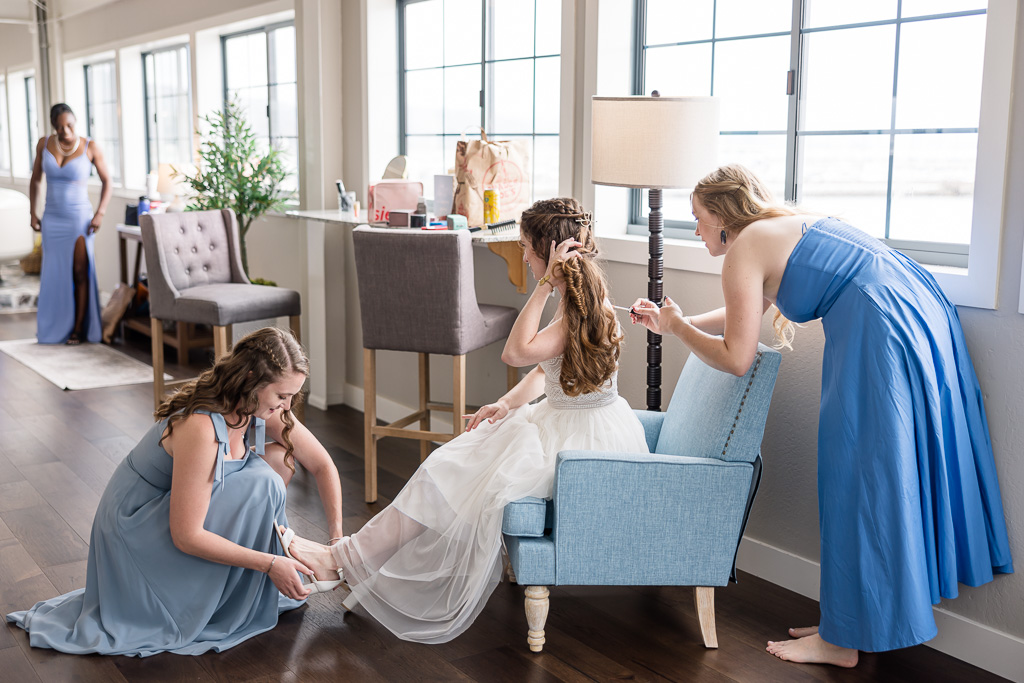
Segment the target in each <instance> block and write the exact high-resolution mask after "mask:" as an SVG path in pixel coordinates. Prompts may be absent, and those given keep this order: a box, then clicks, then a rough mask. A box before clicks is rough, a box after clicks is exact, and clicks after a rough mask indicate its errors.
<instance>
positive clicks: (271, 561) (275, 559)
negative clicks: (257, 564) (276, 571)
mask: <svg viewBox="0 0 1024 683" xmlns="http://www.w3.org/2000/svg"><path fill="white" fill-rule="evenodd" d="M275 562H277V555H274V557H273V558H271V560H270V566H269V567H267V571H266V573H267V574H269V573H270V570H271V569H273V568H274V563H275Z"/></svg>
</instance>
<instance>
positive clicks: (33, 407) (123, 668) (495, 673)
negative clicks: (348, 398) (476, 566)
mask: <svg viewBox="0 0 1024 683" xmlns="http://www.w3.org/2000/svg"><path fill="white" fill-rule="evenodd" d="M34 333H35V316H34V315H32V314H15V315H0V339H22V338H28V337H32V336H34ZM118 348H120V349H121V350H123V351H125V352H126V353H129V354H130V355H133V356H135V357H138V358H140V359H142V360H146V361H147V362H148V358H149V345H148V339H145V338H143V337H138V338H129V340H128V341H127V343H122V344H120V345H119V346H118ZM201 356H202V354H201V353H198V352H193V360H194V361H195V362H197V363H198V362H201V360H202V358H201ZM168 372H171V373H172V374H175V375H176V376H186V375H187V374H188V373H187V369H185V368H182V367H180V366H174V365H169V366H168ZM151 391H152V388H151V385H149V384H142V385H136V386H129V387H117V388H111V389H96V390H89V391H74V392H65V391H60V390H58V389H57V388H56V387H55V386H54V385H52V384H50V383H49V382H47V381H46V380H44V379H43V378H41V377H39V376H38V375H36V374H35V373H34V372H32V371H30V370H28V369H27V368H25V367H24V366H22V365H21V364H20V363H18V362H17V361H15V360H13V359H11V358H10V357H8V356H6V355H4V354H2V353H0V613H2V614H6V613H7V612H10V611H13V610H20V609H26V608H28V607H30V606H31V605H32V604H33V603H35V602H36V601H38V600H42V599H46V598H50V597H53V596H54V595H57V594H59V593H63V592H66V591H69V590H73V589H75V588H80V587H82V586H84V585H85V572H86V569H85V568H86V558H87V555H88V545H87V544H88V539H89V530H90V527H91V524H92V519H93V515H94V513H95V509H96V505H97V503H98V502H99V497H100V494H101V493H102V491H103V488H104V485H105V484H106V481H107V479H108V477H109V476H110V474H111V472H113V470H114V467H115V466H116V464H117V463H118V462H120V460H121V459H122V458H123V457H124V456H125V455H126V454H127V452H128V451H129V450H130V448H131V447H132V446H133V445H134V443H135V441H136V440H137V439H138V438H139V437H141V436H142V434H143V433H145V431H146V429H147V428H148V427H149V425H150V424H151V421H152V417H151V411H152V403H151ZM306 423H307V425H308V426H309V427H310V429H311V430H312V431H313V433H314V434H316V435H317V437H319V438H320V440H321V441H322V442H323V443H324V445H325V446H326V447H327V449H328V450H329V451H330V453H331V456H332V457H333V458H334V460H335V462H336V463H337V466H338V470H339V471H340V473H341V478H342V484H343V487H344V495H345V504H344V505H345V512H346V515H347V517H346V525H345V527H346V528H345V531H346V533H352V532H354V531H355V530H357V529H358V528H359V527H360V526H362V525H363V524H364V523H365V522H366V521H367V520H368V519H369V518H370V517H371V516H372V515H373V514H374V513H376V512H378V511H379V510H381V509H382V508H383V507H384V506H385V505H386V504H387V502H388V500H389V498H387V497H389V496H394V495H395V494H396V493H397V492H398V490H399V489H400V488H401V486H402V484H403V482H404V481H405V479H406V478H407V477H408V476H409V474H411V472H412V471H413V470H414V469H415V467H416V466H417V464H418V462H419V456H418V448H417V447H416V445H415V444H414V443H413V442H403V441H397V440H395V439H390V440H387V439H386V440H384V441H383V442H381V448H380V462H381V468H382V471H381V473H380V477H379V485H380V491H381V499H380V501H379V502H378V503H376V504H374V505H366V504H365V503H363V485H362V476H363V461H362V458H361V456H360V454H361V453H362V444H363V436H362V431H363V429H362V413H360V412H358V411H355V410H353V409H351V408H347V407H341V406H333V407H331V409H330V410H328V411H320V410H316V409H314V408H310V407H307V408H306ZM288 507H289V513H288V514H289V519H290V520H291V522H292V525H293V527H295V528H296V530H297V531H298V532H299V533H300V534H302V535H308V536H311V537H313V538H324V537H325V535H326V534H325V519H324V515H323V511H322V509H321V508H320V504H319V499H318V496H317V492H316V487H315V484H314V482H313V481H312V480H311V477H309V476H307V475H305V474H304V473H302V472H300V473H298V474H297V475H296V477H295V479H294V480H293V482H292V484H291V486H290V488H289V491H288ZM716 593H717V595H716V603H717V622H718V639H719V644H720V647H719V649H717V650H706V649H705V648H704V647H703V645H702V643H701V638H700V630H699V626H698V623H697V619H696V616H695V613H694V606H693V591H692V589H689V588H646V587H645V588H630V587H608V588H604V587H600V588H598V587H578V588H573V587H569V588H563V587H559V588H553V589H552V590H551V613H550V617H549V619H548V623H547V645H546V646H545V649H544V652H543V653H541V654H532V653H530V652H529V650H528V648H527V646H526V619H525V616H524V612H523V589H522V587H520V586H516V585H510V584H508V583H503V584H501V585H500V586H499V587H498V589H497V590H496V591H495V593H494V595H492V596H491V598H490V601H489V602H488V604H487V607H486V609H484V611H483V612H482V613H481V615H480V617H479V619H478V620H477V621H476V623H475V624H474V625H473V626H472V628H470V629H469V631H468V632H466V633H465V634H464V635H462V636H460V637H459V638H456V639H455V640H454V641H452V642H450V643H446V644H444V645H433V646H428V645H417V644H413V643H407V642H404V641H401V640H398V639H397V638H395V637H394V636H392V635H391V634H390V633H389V632H388V631H386V630H385V629H384V628H383V627H381V626H380V625H379V624H377V623H376V622H375V621H374V620H373V619H372V618H370V617H369V616H368V615H367V614H366V613H365V612H364V611H362V609H361V608H357V609H356V611H355V612H353V613H348V614H346V613H345V612H344V611H343V610H342V609H341V607H340V605H339V604H338V600H337V598H336V597H335V596H333V595H327V596H316V597H314V598H312V599H310V601H309V604H308V605H307V606H305V607H303V608H301V609H298V610H295V611H293V612H289V613H286V614H284V615H283V616H282V618H281V620H280V623H279V624H278V626H277V628H275V629H274V630H272V631H270V632H268V633H265V634H263V635H260V636H257V637H255V638H252V639H250V640H248V641H246V642H244V643H242V644H241V645H239V646H237V647H235V648H233V649H231V650H228V651H227V652H223V653H219V654H206V655H203V656H199V657H182V656H176V655H169V654H164V655H158V656H155V657H148V658H145V659H138V658H134V657H103V656H97V655H89V656H74V655H65V654H61V653H58V652H54V651H51V650H41V649H33V648H30V647H29V645H28V639H27V637H26V634H25V633H24V632H23V631H21V629H18V628H16V627H14V626H12V625H10V624H7V625H6V628H3V629H0V680H2V681H12V682H22V681H44V682H46V683H50V682H53V681H72V680H74V681H104V682H106V681H339V680H344V681H428V680H438V681H454V680H462V681H486V682H488V683H492V682H498V681H586V680H598V681H604V680H619V679H626V680H642V681H723V682H726V681H758V682H761V681H832V680H835V681H907V682H914V683H916V682H918V681H971V682H972V683H980V682H982V681H994V680H1002V679H1000V678H998V677H996V676H993V675H991V674H988V673H986V672H984V671H982V670H980V669H977V668H975V667H972V666H969V665H967V664H964V663H963V662H960V661H959V660H956V659H953V658H951V657H948V656H946V655H944V654H941V653H939V652H936V651H934V650H931V649H928V648H926V647H924V646H919V647H915V648H910V649H907V650H902V651H898V652H891V653H884V654H877V655H876V654H867V655H862V657H861V663H860V665H859V666H858V667H857V668H856V669H853V670H840V669H835V668H831V667H824V666H810V665H794V664H788V663H785V662H782V661H779V660H777V659H776V658H774V657H772V656H771V655H769V654H767V653H766V652H765V651H764V646H765V641H767V640H769V639H781V638H785V637H786V628H787V627H788V626H803V625H808V624H814V623H817V604H816V603H815V602H814V601H812V600H808V599H807V598H804V597H801V596H799V595H796V594H795V593H791V592H789V591H786V590H784V589H781V588H779V587H777V586H774V585H772V584H770V583H767V582H765V581H763V580H761V579H758V578H756V577H753V576H750V575H747V574H743V575H741V577H740V582H739V583H738V584H736V585H730V586H728V587H726V588H724V589H719V590H718V591H716Z"/></svg>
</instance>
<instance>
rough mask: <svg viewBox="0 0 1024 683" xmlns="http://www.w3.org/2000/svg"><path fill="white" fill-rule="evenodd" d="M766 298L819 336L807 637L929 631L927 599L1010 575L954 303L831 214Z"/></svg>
mask: <svg viewBox="0 0 1024 683" xmlns="http://www.w3.org/2000/svg"><path fill="white" fill-rule="evenodd" d="M776 303H777V305H778V308H779V310H780V311H782V314H783V315H785V316H786V317H787V318H789V319H790V320H792V321H794V322H806V321H808V320H813V319H816V318H821V322H822V327H823V328H824V332H825V351H824V361H823V366H822V386H821V414H820V420H819V426H818V508H819V519H820V524H821V598H820V599H821V625H820V628H819V633H820V634H821V637H822V638H824V639H825V640H826V641H828V642H830V643H833V644H835V645H840V646H842V647H849V648H856V649H858V650H864V651H875V652H877V651H882V650H893V649H896V648H902V647H908V646H910V645H916V644H918V643H922V642H924V641H927V640H930V639H932V638H934V637H935V635H936V633H937V629H936V626H935V620H934V618H933V615H932V605H933V604H936V603H938V602H939V600H940V598H942V597H945V598H955V597H956V596H957V582H960V583H964V584H966V585H969V586H979V585H981V584H983V583H987V582H989V581H991V580H992V577H993V574H995V573H1010V572H1012V571H1013V562H1012V560H1011V558H1010V547H1009V541H1008V539H1007V534H1006V523H1005V519H1004V516H1003V506H1002V501H1001V498H1000V494H999V482H998V481H997V479H996V469H995V463H994V460H993V454H992V445H991V442H990V441H989V433H988V423H987V421H986V418H985V407H984V405H983V401H982V393H981V388H980V387H979V386H978V379H977V377H976V376H975V374H974V366H973V364H972V363H971V358H970V355H969V354H968V352H967V345H966V343H965V341H964V336H963V330H962V329H961V327H960V319H959V317H958V316H957V312H956V308H954V306H953V305H952V304H951V303H950V302H949V300H948V299H947V298H946V296H945V295H944V294H943V292H942V290H941V289H940V288H939V285H938V283H936V282H935V279H934V278H932V276H931V275H930V274H929V273H928V272H927V271H925V270H924V269H923V268H921V267H920V266H919V265H917V264H916V263H915V262H914V261H912V260H910V259H909V258H907V257H906V256H904V255H903V254H901V253H900V252H898V251H895V250H891V249H889V248H888V247H887V246H886V245H885V244H883V243H882V242H880V241H878V240H876V239H874V238H872V237H870V236H868V235H866V234H864V233H863V232H861V231H859V230H857V229H856V228H853V227H851V226H849V225H847V224H846V223H844V222H842V221H840V220H838V219H835V218H825V219H822V220H820V221H818V222H817V223H815V224H814V225H813V226H811V227H810V228H808V229H806V231H805V233H804V235H803V236H802V237H801V239H800V241H799V242H798V243H797V245H796V247H795V248H794V250H793V253H792V254H791V255H790V257H789V262H788V264H787V265H786V269H785V272H784V274H783V278H782V282H781V284H780V287H779V293H778V299H777V301H776Z"/></svg>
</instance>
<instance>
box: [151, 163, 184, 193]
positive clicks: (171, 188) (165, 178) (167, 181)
mask: <svg viewBox="0 0 1024 683" xmlns="http://www.w3.org/2000/svg"><path fill="white" fill-rule="evenodd" d="M178 182H179V181H178V179H177V178H175V177H174V168H173V167H172V166H171V165H170V164H160V166H158V167H157V181H156V191H157V192H159V193H160V194H174V192H175V190H177V189H178Z"/></svg>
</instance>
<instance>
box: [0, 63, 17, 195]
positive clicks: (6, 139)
mask: <svg viewBox="0 0 1024 683" xmlns="http://www.w3.org/2000/svg"><path fill="white" fill-rule="evenodd" d="M0 146H2V147H0V176H8V177H10V175H11V173H12V171H13V166H14V161H13V159H12V158H11V122H10V118H9V116H8V103H7V74H6V73H5V72H3V71H0Z"/></svg>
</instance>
